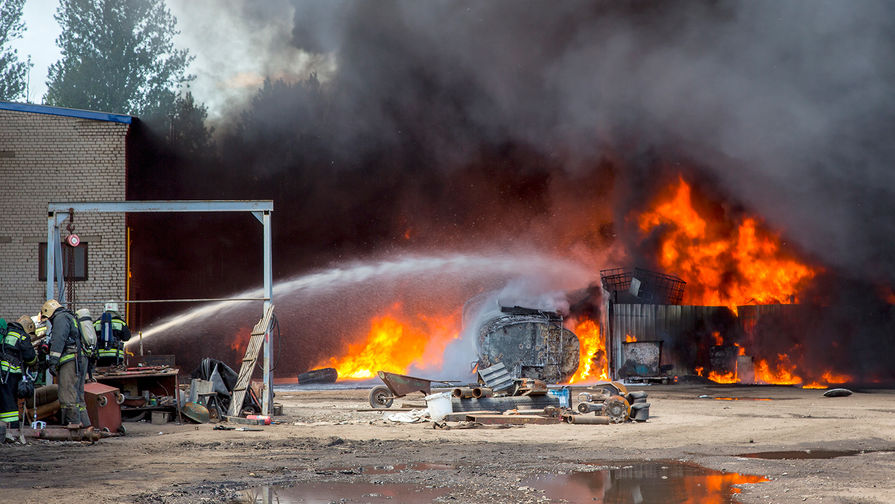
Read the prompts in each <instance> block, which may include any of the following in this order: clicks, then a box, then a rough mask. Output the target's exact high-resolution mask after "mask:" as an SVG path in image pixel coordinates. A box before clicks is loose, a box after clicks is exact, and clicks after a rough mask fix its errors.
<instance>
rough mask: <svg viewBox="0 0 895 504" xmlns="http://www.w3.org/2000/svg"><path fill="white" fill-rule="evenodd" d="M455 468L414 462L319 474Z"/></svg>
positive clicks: (322, 470)
mask: <svg viewBox="0 0 895 504" xmlns="http://www.w3.org/2000/svg"><path fill="white" fill-rule="evenodd" d="M451 469H454V466H452V465H447V464H429V463H426V462H414V463H412V464H394V465H375V466H359V467H331V468H327V469H320V470H318V471H317V474H334V473H340V474H395V473H399V472H401V471H448V470H451Z"/></svg>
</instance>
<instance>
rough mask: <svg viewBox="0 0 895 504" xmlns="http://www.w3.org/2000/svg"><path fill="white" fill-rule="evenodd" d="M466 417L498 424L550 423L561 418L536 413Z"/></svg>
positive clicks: (555, 422)
mask: <svg viewBox="0 0 895 504" xmlns="http://www.w3.org/2000/svg"><path fill="white" fill-rule="evenodd" d="M467 418H468V419H469V420H470V421H472V422H476V423H480V424H485V425H489V424H498V425H525V424H538V425H551V424H558V423H562V419H561V418H558V417H546V416H538V415H467Z"/></svg>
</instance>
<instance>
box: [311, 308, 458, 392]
mask: <svg viewBox="0 0 895 504" xmlns="http://www.w3.org/2000/svg"><path fill="white" fill-rule="evenodd" d="M459 324H460V316H459V312H457V313H452V314H448V315H443V316H435V315H427V314H415V315H407V314H405V313H403V309H402V305H401V304H400V303H396V304H394V305H393V306H392V307H391V308H390V309H389V311H388V313H385V314H383V315H379V316H376V317H373V319H372V320H371V321H370V329H369V332H368V333H367V334H366V335H364V336H363V337H360V338H357V341H356V342H354V343H350V344H348V345H347V347H346V348H345V350H344V351H343V353H342V355H340V356H336V357H331V358H330V359H329V360H327V361H325V362H321V363H318V365H317V366H316V367H333V368H336V371H338V373H339V379H340V380H363V379H367V378H373V377H375V376H376V372H377V371H387V372H391V373H399V374H406V373H407V370H408V369H409V368H410V367H411V366H416V367H419V368H438V367H440V366H441V363H442V359H443V355H444V350H445V348H446V347H447V345H448V343H450V342H451V341H452V340H455V339H457V338H458V337H459V335H460V330H459Z"/></svg>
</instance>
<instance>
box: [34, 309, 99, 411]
mask: <svg viewBox="0 0 895 504" xmlns="http://www.w3.org/2000/svg"><path fill="white" fill-rule="evenodd" d="M40 316H41V318H42V319H49V320H50V348H49V371H50V374H52V375H53V376H55V377H56V381H57V382H58V383H59V406H60V415H61V416H62V423H64V424H65V423H67V424H70V425H72V424H74V425H77V424H81V425H82V426H84V427H89V426H90V418H89V417H88V416H87V407H86V405H85V404H84V378H85V376H86V375H87V356H86V355H84V350H83V349H82V346H83V344H82V341H81V331H80V330H79V329H78V321H77V320H75V316H74V314H72V312H70V311H68V310H66V309H65V308H63V307H62V305H60V304H59V301H56V300H55V299H50V300H49V301H47V302H46V303H44V304H43V306H42V307H41V308H40Z"/></svg>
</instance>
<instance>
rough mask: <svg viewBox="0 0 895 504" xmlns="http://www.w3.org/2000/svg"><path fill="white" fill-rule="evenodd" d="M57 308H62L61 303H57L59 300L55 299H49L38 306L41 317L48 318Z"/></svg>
mask: <svg viewBox="0 0 895 504" xmlns="http://www.w3.org/2000/svg"><path fill="white" fill-rule="evenodd" d="M59 308H62V305H61V304H59V301H56V300H55V299H49V300H47V302H46V303H44V305H43V306H41V307H40V315H41V317H46V318H50V316H52V315H53V313H55V312H56V310H58V309H59Z"/></svg>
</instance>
